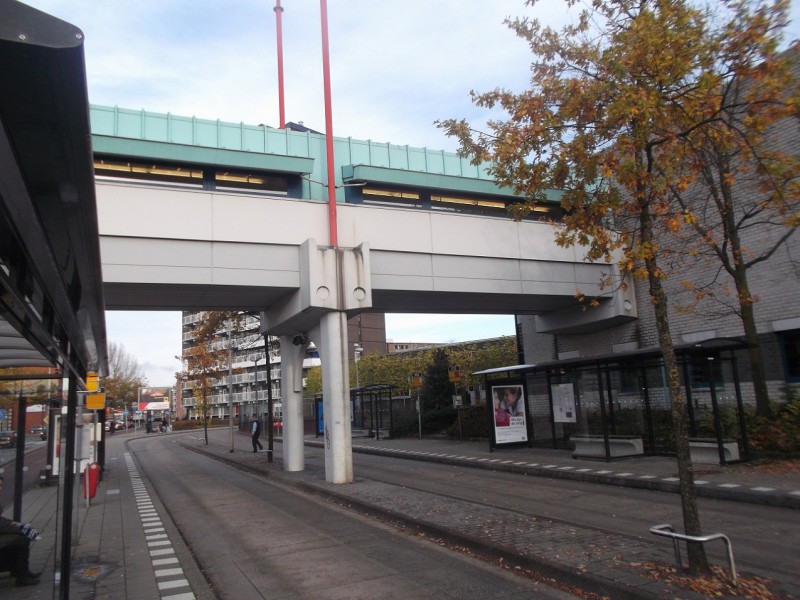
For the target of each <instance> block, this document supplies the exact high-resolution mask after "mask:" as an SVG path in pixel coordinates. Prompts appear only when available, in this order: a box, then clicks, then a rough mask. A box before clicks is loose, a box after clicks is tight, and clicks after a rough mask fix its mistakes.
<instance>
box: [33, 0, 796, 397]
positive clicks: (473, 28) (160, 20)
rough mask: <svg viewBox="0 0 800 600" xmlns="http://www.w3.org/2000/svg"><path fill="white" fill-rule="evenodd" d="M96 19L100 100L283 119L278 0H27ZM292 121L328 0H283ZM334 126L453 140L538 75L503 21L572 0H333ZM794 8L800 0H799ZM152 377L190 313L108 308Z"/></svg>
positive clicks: (485, 326) (169, 359)
mask: <svg viewBox="0 0 800 600" xmlns="http://www.w3.org/2000/svg"><path fill="white" fill-rule="evenodd" d="M25 3H26V4H29V5H31V6H33V7H35V8H38V9H40V10H43V11H44V12H47V13H49V14H51V15H54V16H56V17H58V18H61V19H63V20H65V21H68V22H70V23H72V24H73V25H75V26H77V27H79V28H80V29H81V30H82V31H83V33H84V39H85V54H86V70H87V85H88V90H89V101H90V102H91V103H93V104H101V105H108V106H119V107H122V108H128V109H144V110H147V111H152V112H162V113H167V112H169V113H172V114H174V115H180V116H196V117H198V118H203V119H220V120H222V121H228V122H234V123H239V122H244V123H247V124H256V125H257V124H261V123H263V124H266V125H271V126H275V127H277V126H278V125H279V114H278V91H277V90H278V83H277V82H278V75H277V43H276V26H275V12H274V10H273V9H274V7H275V5H276V1H275V0H224V1H220V0H137V1H136V2H122V1H119V0H116V1H115V0H26V2H25ZM281 6H282V7H283V9H284V12H283V19H282V26H283V64H284V90H285V107H286V109H285V110H286V119H287V121H295V122H301V121H302V122H303V123H304V124H305V125H306V126H308V127H310V128H312V129H315V130H318V131H324V130H325V118H324V103H323V84H322V50H321V25H320V2H319V1H318V0H282V1H281ZM327 7H328V32H329V44H330V65H331V90H332V114H333V119H332V122H333V133H334V135H336V136H343V137H347V136H350V137H353V138H356V139H371V140H373V141H377V142H391V143H393V144H408V145H410V146H417V147H423V146H424V147H429V148H433V149H438V150H448V151H455V150H456V148H457V144H456V142H455V141H454V140H453V139H450V138H448V137H446V136H445V135H444V133H443V132H442V131H441V130H440V129H438V128H437V127H436V126H435V125H434V122H435V121H436V120H438V119H446V118H451V117H454V118H466V119H467V120H468V121H470V123H473V124H474V125H475V126H476V127H480V126H481V124H483V123H485V122H486V120H487V118H490V117H492V116H499V115H492V114H491V113H487V112H486V111H485V110H484V109H478V108H476V107H475V106H474V105H473V104H472V103H471V100H470V91H471V90H475V91H478V92H484V91H489V90H492V89H494V88H495V87H503V88H506V89H510V90H512V91H521V90H523V89H525V88H526V87H527V84H528V78H529V71H528V67H529V63H530V54H529V52H528V48H527V45H526V44H525V42H524V41H523V40H521V39H519V38H518V37H516V36H515V35H514V33H513V32H512V31H511V30H510V29H509V28H508V27H507V26H506V25H504V24H503V20H504V19H505V18H506V17H509V16H510V17H517V16H519V17H524V16H527V17H530V18H537V19H539V20H540V21H542V22H543V23H545V24H548V25H551V26H554V27H558V28H560V27H561V26H562V25H564V24H566V23H568V22H569V21H570V20H571V16H573V15H574V9H573V13H572V14H570V13H569V11H568V9H567V8H566V3H565V2H564V0H540V2H538V3H536V5H535V6H533V7H529V6H526V3H525V2H524V0H328V1H327ZM792 10H793V12H794V11H796V10H797V7H796V6H794V7H793V9H792ZM106 325H107V332H108V341H109V342H115V343H117V344H121V345H122V346H124V347H125V350H126V351H127V352H128V353H129V354H131V355H132V356H133V357H134V358H136V360H138V362H139V363H140V365H141V366H142V368H143V371H144V374H145V376H146V377H147V379H148V383H149V384H150V385H152V386H169V385H172V384H173V383H174V373H175V372H176V371H179V370H180V368H181V365H180V361H179V360H177V359H176V358H175V357H176V356H177V355H179V354H180V352H181V326H180V313H174V312H172V313H160V312H147V313H141V312H136V313H134V312H108V313H107V322H106ZM386 329H387V331H386V336H387V338H389V339H392V340H394V341H396V342H416V341H420V342H442V343H445V342H457V341H466V340H476V339H484V338H488V337H496V336H500V335H512V334H513V333H514V319H513V317H512V316H510V315H504V316H500V315H498V316H475V315H458V316H445V315H387V317H386Z"/></svg>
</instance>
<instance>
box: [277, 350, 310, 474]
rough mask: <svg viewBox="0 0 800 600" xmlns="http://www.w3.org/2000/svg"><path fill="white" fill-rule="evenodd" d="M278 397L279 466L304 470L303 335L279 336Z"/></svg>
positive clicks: (286, 469) (304, 353)
mask: <svg viewBox="0 0 800 600" xmlns="http://www.w3.org/2000/svg"><path fill="white" fill-rule="evenodd" d="M280 339H281V400H282V401H283V469H284V471H302V470H303V469H305V467H306V464H305V456H304V454H303V433H304V432H303V358H305V355H306V348H307V347H308V340H307V339H306V338H304V337H303V336H287V335H282V336H280Z"/></svg>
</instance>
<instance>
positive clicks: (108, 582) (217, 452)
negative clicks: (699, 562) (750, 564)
mask: <svg viewBox="0 0 800 600" xmlns="http://www.w3.org/2000/svg"><path fill="white" fill-rule="evenodd" d="M216 433H217V434H219V435H212V436H211V437H210V442H211V443H210V445H209V446H205V445H204V444H203V443H201V442H200V441H197V440H190V439H188V438H185V439H181V442H180V443H181V444H182V445H183V446H184V447H186V448H187V449H189V450H192V451H195V452H199V453H202V454H205V455H208V456H210V457H212V458H215V459H217V460H220V461H223V462H226V463H228V464H231V465H233V466H236V467H237V468H241V469H245V470H249V471H252V472H255V473H259V474H260V475H264V476H268V477H269V478H271V479H272V480H273V481H275V482H276V483H280V484H283V485H290V486H293V487H295V488H297V489H299V490H302V491H304V492H310V493H314V494H317V495H320V496H323V497H326V498H329V499H332V500H334V501H338V502H340V503H342V504H345V505H347V506H350V507H353V508H356V509H358V510H360V511H362V512H365V513H368V514H373V515H376V516H378V517H380V518H382V519H388V520H392V521H394V522H396V523H399V524H401V525H402V526H404V527H407V528H408V529H410V530H412V531H416V532H418V533H419V534H420V535H426V536H430V537H432V538H434V539H437V540H441V543H442V544H445V545H449V546H452V547H453V548H454V549H456V550H459V551H465V550H467V551H469V552H472V553H475V554H479V555H482V556H485V557H489V558H490V559H491V560H495V561H497V560H502V561H503V562H504V563H505V564H507V565H509V567H510V568H519V569H525V570H530V571H531V572H536V573H539V574H540V575H542V576H545V577H551V578H554V579H557V580H558V581H561V582H563V583H565V584H567V585H573V586H576V587H579V588H581V589H584V590H587V591H592V592H595V593H598V594H601V595H605V596H608V597H610V598H614V599H615V600H616V599H617V598H653V599H655V598H670V599H671V598H683V599H686V600H699V599H700V598H705V597H707V596H705V595H703V594H698V593H695V592H689V591H686V590H684V589H678V588H677V587H674V586H672V585H670V583H669V582H668V581H666V580H662V581H654V580H653V579H651V578H650V577H648V576H647V574H646V573H645V572H644V570H645V565H646V564H647V563H653V562H656V561H659V562H662V563H665V564H668V565H674V564H675V557H674V554H673V552H672V549H671V546H670V545H669V544H667V543H663V542H664V540H662V541H661V543H658V542H657V540H655V539H653V540H640V539H634V538H630V537H626V536H621V535H615V534H610V533H607V532H603V531H598V530H596V529H591V528H583V527H578V526H574V525H570V524H565V523H559V522H553V521H549V520H547V519H541V518H537V519H531V518H530V517H527V516H525V515H520V514H519V513H516V512H512V511H505V510H498V509H497V508H495V507H487V506H485V505H480V504H477V503H470V502H465V501H455V500H453V499H452V498H443V497H441V496H437V495H435V494H429V493H425V492H420V491H416V490H412V489H407V488H401V487H399V486H392V485H389V484H384V483H381V482H376V481H369V480H363V479H358V478H357V480H356V482H355V483H354V484H352V485H333V484H329V483H327V482H326V481H325V474H324V470H323V466H322V464H321V463H320V461H307V464H306V470H304V471H302V472H299V473H287V472H285V471H283V465H282V462H281V460H280V454H281V452H280V450H281V449H280V446H279V445H278V452H277V453H276V458H275V462H274V463H268V462H267V459H266V455H265V454H263V453H260V454H254V453H252V452H250V451H247V450H246V448H247V446H248V445H249V444H245V450H241V451H239V450H237V451H236V452H234V453H230V451H229V450H230V447H229V444H228V443H227V439H228V433H227V429H225V430H224V433H223V430H217V431H216ZM135 435H136V434H135V433H132V434H120V435H116V436H114V438H112V439H111V440H110V442H109V445H108V448H107V457H106V470H105V472H104V477H103V481H102V482H101V484H100V486H99V487H98V491H97V496H96V498H94V499H93V500H92V502H91V507H90V508H89V509H88V510H87V509H86V508H85V505H81V507H76V511H77V513H78V514H77V518H76V521H75V525H74V532H75V534H76V535H78V544H77V545H76V546H74V547H73V555H72V559H73V560H72V566H73V568H72V573H71V578H70V592H71V593H70V597H71V598H75V599H83V598H86V599H89V598H91V599H101V598H108V599H114V600H117V599H126V600H138V599H142V600H144V599H148V600H149V599H152V598H159V597H160V598H163V599H165V600H166V599H168V598H171V599H173V600H184V599H187V600H188V599H190V598H202V599H204V600H205V599H206V598H208V599H210V598H212V597H213V596H212V594H211V592H210V591H209V590H208V586H207V584H206V582H205V580H204V579H203V577H202V574H201V573H200V572H199V571H198V570H196V569H197V567H196V565H195V564H194V562H193V561H192V560H184V558H185V557H186V556H188V555H189V551H188V549H186V548H185V547H182V541H181V540H180V536H178V535H177V532H175V531H173V530H170V526H169V525H168V519H167V520H165V522H164V523H163V524H162V523H161V522H160V520H159V519H158V513H160V514H164V509H163V507H162V506H161V505H160V504H159V502H158V499H157V498H155V497H151V496H150V495H149V494H148V490H147V488H146V486H145V485H144V483H143V482H142V481H141V480H140V478H139V477H138V473H136V468H135V465H134V464H133V461H132V460H130V457H129V456H127V451H126V447H125V443H124V442H125V441H126V440H128V439H131V438H132V437H134V436H135ZM241 435H242V436H243V437H246V434H241ZM178 436H179V434H178V435H176V437H178ZM180 437H184V436H180ZM278 441H279V442H280V440H278ZM305 443H306V445H308V446H315V447H322V445H323V443H322V440H321V439H318V438H314V437H313V436H308V437H306V440H305ZM353 450H354V452H363V453H373V454H386V455H391V456H401V457H403V458H407V459H410V460H424V461H436V462H441V463H447V464H454V465H464V466H471V467H475V468H484V469H492V470H505V471H511V472H519V473H527V474H528V475H536V476H547V477H558V478H570V479H583V480H587V481H593V482H596V483H608V484H612V485H629V486H636V487H645V488H649V489H658V490H663V491H666V492H670V491H675V490H676V489H677V484H676V481H675V475H676V472H675V471H676V467H675V461H674V459H671V458H662V457H644V458H636V459H630V460H622V461H615V462H610V463H608V462H599V461H583V460H581V461H579V460H575V459H573V458H572V457H571V455H570V453H569V452H568V451H556V450H550V449H539V448H527V447H517V448H503V449H498V450H496V451H494V452H490V451H489V448H488V444H486V443H478V442H459V441H452V440H444V439H423V440H419V439H397V440H391V439H390V440H374V439H366V438H356V439H354V440H353ZM695 474H696V477H697V479H698V482H697V483H698V494H702V495H706V496H715V497H720V498H723V497H724V498H727V499H731V500H738V501H743V502H754V503H763V504H769V505H773V506H781V507H787V508H794V509H797V508H800V475H798V473H797V472H792V471H789V470H785V471H778V470H775V469H762V468H759V467H758V465H752V464H741V465H730V466H727V467H724V468H723V467H719V466H717V465H702V466H698V467H697V468H696V472H695ZM356 475H357V473H356ZM57 494H58V489H57V488H56V487H55V486H53V487H36V488H33V489H31V490H29V491H28V492H26V494H25V497H24V504H23V519H24V520H27V521H32V522H34V523H35V524H36V526H37V527H38V528H39V529H40V531H42V534H43V535H42V540H41V541H38V542H36V543H35V544H33V545H32V557H31V568H32V569H33V570H36V571H38V570H42V571H43V575H42V580H41V583H40V584H39V585H38V586H33V587H28V588H22V589H20V588H15V587H14V581H13V579H11V578H9V577H8V575H7V574H0V600H5V599H11V598H22V597H24V598H26V599H31V600H39V599H42V600H44V599H45V598H52V597H55V590H57V589H58V586H57V583H58V582H57V581H55V577H54V573H55V565H54V557H55V555H56V552H55V549H56V543H60V542H58V541H57V539H56V537H57V535H58V534H60V531H61V524H60V523H59V522H57V520H58V519H60V515H59V514H57V511H56V505H57V502H58V498H57ZM6 510H10V507H6ZM165 527H166V531H165ZM476 532H479V535H478V533H476ZM170 542H171V545H170V546H168V547H165V546H162V544H168V543H170ZM173 547H174V549H173ZM162 548H164V549H162ZM164 553H169V556H174V557H175V558H162V556H163V554H164ZM714 562H715V563H717V564H720V562H719V561H714ZM166 563H170V564H169V567H170V568H164V567H160V566H158V565H161V564H166ZM181 566H182V567H183V570H182V569H181V568H179V567H181ZM725 566H727V565H725ZM193 569H194V570H193ZM776 584H777V587H778V588H779V589H780V590H781V591H782V592H783V593H784V594H785V596H786V597H800V583H798V582H797V581H796V580H795V581H777V582H776ZM773 589H775V587H773ZM740 597H743V596H740Z"/></svg>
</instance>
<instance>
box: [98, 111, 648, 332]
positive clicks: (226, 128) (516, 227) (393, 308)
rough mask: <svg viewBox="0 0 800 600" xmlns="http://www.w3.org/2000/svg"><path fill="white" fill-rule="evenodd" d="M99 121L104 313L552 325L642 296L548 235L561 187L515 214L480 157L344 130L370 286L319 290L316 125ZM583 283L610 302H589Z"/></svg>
mask: <svg viewBox="0 0 800 600" xmlns="http://www.w3.org/2000/svg"><path fill="white" fill-rule="evenodd" d="M90 116H91V123H92V146H93V151H94V156H95V173H96V190H97V203H98V217H99V229H100V241H101V248H102V261H103V281H104V291H105V302H106V306H107V307H108V308H110V309H129V310H137V309H164V310H166V309H174V310H203V309H238V310H248V311H267V312H270V315H269V316H270V318H269V319H268V320H269V321H270V323H269V327H270V328H271V329H270V333H274V334H276V335H279V334H283V333H286V334H289V333H297V332H299V331H303V330H304V329H305V328H307V327H311V326H313V325H314V324H315V323H316V320H317V317H318V313H319V312H320V311H324V310H326V309H331V308H334V309H336V308H344V309H345V310H347V311H349V312H351V313H353V312H357V311H361V310H371V311H380V312H396V313H402V312H426V313H436V312H441V313H448V314H452V313H463V314H526V315H539V319H540V322H539V323H538V327H537V330H538V331H543V332H552V333H558V332H562V333H566V332H576V331H584V332H585V331H587V330H592V329H595V330H596V329H601V328H603V327H606V326H610V325H613V324H616V323H617V322H618V321H620V320H623V319H630V318H635V316H636V315H635V313H634V311H635V306H636V303H635V302H633V298H631V297H629V296H630V294H632V291H625V292H620V291H619V290H614V289H611V288H606V289H605V290H604V289H601V287H600V282H601V281H602V280H603V279H605V278H606V277H607V276H609V275H612V276H613V275H615V273H614V269H615V267H614V266H613V265H609V264H589V263H587V262H586V261H584V260H583V252H582V250H581V249H580V248H560V247H558V246H557V245H556V244H555V242H554V227H553V225H551V224H549V223H548V222H547V220H551V221H552V220H557V219H558V215H559V213H560V207H559V203H558V196H557V194H554V193H549V194H548V195H547V200H546V201H544V202H543V203H542V206H541V207H537V208H540V209H541V211H542V212H536V213H534V216H536V217H540V218H542V220H523V221H519V222H514V221H512V220H511V219H510V218H509V217H508V214H507V210H506V208H507V206H508V205H509V204H510V203H513V202H518V201H519V198H517V197H516V196H514V194H513V192H512V191H510V190H508V189H505V188H500V187H499V186H498V185H497V184H496V183H495V182H494V181H493V180H492V179H491V177H490V176H489V175H488V174H487V169H486V166H485V165H484V166H476V165H474V164H472V163H471V162H470V161H468V160H466V159H464V158H461V157H459V156H457V155H455V154H453V153H447V152H441V151H434V150H430V149H427V148H412V147H409V146H399V145H394V144H388V143H376V142H373V141H369V140H367V141H364V140H354V139H352V138H334V163H335V168H334V176H335V182H334V185H335V187H336V196H337V209H336V211H337V223H336V228H337V230H338V246H339V247H340V248H344V249H349V250H353V249H358V252H357V254H355V255H352V256H350V259H351V260H349V262H354V263H357V269H356V272H355V273H354V274H351V275H352V276H353V277H356V278H357V281H354V282H352V283H353V284H354V285H353V288H354V289H351V290H349V293H353V292H355V293H356V294H357V295H358V296H359V298H352V297H348V296H347V294H348V292H347V291H345V290H341V292H342V293H344V294H345V296H346V297H344V298H342V297H339V298H336V300H337V302H338V301H344V302H345V304H344V305H343V306H338V305H335V304H334V302H333V299H332V298H330V297H329V298H328V299H322V298H320V297H319V296H320V294H324V290H323V289H322V288H326V289H327V290H328V291H329V292H330V290H332V289H334V288H333V287H332V286H334V287H335V286H336V283H337V282H336V281H327V282H326V281H324V280H320V279H319V277H323V279H324V277H325V276H331V277H334V278H335V277H338V276H336V275H334V274H329V273H324V271H325V267H324V262H325V260H328V259H322V258H320V260H321V261H322V263H320V262H319V261H318V260H317V258H319V256H321V255H322V254H324V253H325V251H324V250H321V249H324V248H326V247H327V246H326V245H327V244H328V240H329V222H328V219H329V212H328V206H327V203H326V198H327V185H326V183H325V179H326V176H327V173H326V169H325V164H326V160H325V140H324V136H323V135H322V134H319V133H317V132H313V131H311V130H308V129H307V128H305V127H301V126H296V125H293V124H290V127H287V128H286V129H273V128H271V127H266V126H264V125H259V126H250V125H245V124H242V123H225V122H221V121H210V120H203V119H197V118H194V117H191V118H188V117H180V116H175V115H171V114H160V113H150V112H146V111H132V110H126V109H121V108H116V107H103V106H92V107H91V109H90ZM293 127H294V128H293ZM345 255H348V253H347V252H345ZM337 260H338V261H339V262H341V261H342V260H343V259H342V258H341V257H340V258H339V259H337ZM347 263H348V260H347V259H344V263H342V264H341V265H340V267H338V268H340V270H341V269H343V270H344V273H345V274H348V273H350V271H349V267H347ZM312 265H316V266H315V268H311V266H312ZM353 266H354V267H355V266H356V265H355V264H354V265H353ZM315 277H316V278H317V279H315ZM355 288H358V290H357V291H356V290H355ZM628 289H629V290H632V286H630V287H629V288H628ZM578 293H581V294H584V295H585V296H587V297H592V298H594V297H596V298H599V299H600V307H599V308H598V309H593V310H589V311H585V310H582V308H581V307H580V306H578V303H577V302H576V299H575V297H576V294H578ZM298 295H302V296H304V298H300V297H298ZM298 306H299V307H300V308H301V310H300V311H299V312H300V314H298V315H290V314H289V313H290V312H291V311H292V310H293V307H294V308H296V307H298Z"/></svg>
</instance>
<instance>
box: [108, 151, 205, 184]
mask: <svg viewBox="0 0 800 600" xmlns="http://www.w3.org/2000/svg"><path fill="white" fill-rule="evenodd" d="M94 172H95V175H97V176H98V177H113V178H115V179H127V180H137V181H141V180H146V181H152V182H162V183H170V184H177V185H187V186H192V187H202V185H203V169H201V168H200V167H187V166H181V165H170V164H155V163H136V162H130V161H126V160H124V159H109V158H95V161H94Z"/></svg>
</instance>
